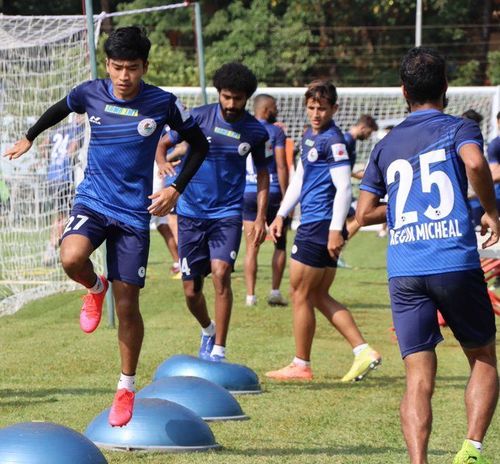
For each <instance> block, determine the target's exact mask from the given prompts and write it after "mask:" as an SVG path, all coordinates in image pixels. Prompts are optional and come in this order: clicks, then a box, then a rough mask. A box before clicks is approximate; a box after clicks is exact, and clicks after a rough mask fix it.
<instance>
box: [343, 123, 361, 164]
mask: <svg viewBox="0 0 500 464" xmlns="http://www.w3.org/2000/svg"><path fill="white" fill-rule="evenodd" d="M344 140H345V147H346V148H347V153H348V154H349V162H350V163H351V169H353V168H354V165H355V164H356V158H357V157H358V154H357V153H356V139H355V138H354V137H353V136H352V135H351V133H350V132H349V131H347V132H344Z"/></svg>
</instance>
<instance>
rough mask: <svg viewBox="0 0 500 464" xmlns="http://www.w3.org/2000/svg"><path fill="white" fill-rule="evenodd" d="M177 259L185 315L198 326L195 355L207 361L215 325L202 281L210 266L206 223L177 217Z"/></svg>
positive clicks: (213, 338) (213, 341)
mask: <svg viewBox="0 0 500 464" xmlns="http://www.w3.org/2000/svg"><path fill="white" fill-rule="evenodd" d="M177 223H178V239H179V259H180V263H181V272H182V285H183V289H184V297H185V299H186V305H187V307H188V309H189V312H190V313H191V314H192V315H193V316H194V317H195V319H196V320H197V321H198V323H199V324H200V327H201V341H200V348H199V352H198V355H199V357H200V358H207V357H209V356H210V353H211V352H212V348H213V346H214V343H215V323H214V322H213V321H212V320H211V319H210V316H209V314H208V309H207V302H206V300H205V295H204V294H203V281H204V278H205V275H206V274H207V273H208V270H209V266H210V253H209V249H208V243H207V236H206V228H207V226H206V221H202V220H198V219H193V218H188V217H185V216H178V221H177Z"/></svg>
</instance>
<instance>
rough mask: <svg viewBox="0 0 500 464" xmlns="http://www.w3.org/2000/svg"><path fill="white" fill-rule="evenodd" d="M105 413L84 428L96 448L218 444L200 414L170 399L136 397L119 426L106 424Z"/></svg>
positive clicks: (165, 449)
mask: <svg viewBox="0 0 500 464" xmlns="http://www.w3.org/2000/svg"><path fill="white" fill-rule="evenodd" d="M108 415H109V409H107V410H105V411H103V412H102V413H101V414H99V415H98V416H97V417H96V418H95V419H94V420H93V421H92V422H91V423H90V424H89V426H88V427H87V430H86V431H85V436H86V437H87V438H89V439H90V440H92V441H93V442H94V443H95V444H96V445H97V446H98V447H99V448H104V449H112V450H121V451H154V452H165V453H169V452H189V451H206V450H210V449H218V448H220V445H218V444H217V443H216V442H215V438H214V435H213V434H212V431H211V430H210V427H209V426H208V425H207V424H206V423H205V422H204V421H203V420H202V419H201V417H199V416H197V415H196V414H195V413H194V412H192V411H190V410H189V409H187V408H185V407H184V406H181V405H180V404H176V403H173V402H171V401H166V400H160V399H157V398H138V399H136V400H135V404H134V412H133V415H132V419H131V420H130V422H129V423H128V424H127V425H125V426H123V427H112V426H111V425H109V422H108ZM71 464H73V463H71Z"/></svg>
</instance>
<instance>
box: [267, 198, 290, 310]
mask: <svg viewBox="0 0 500 464" xmlns="http://www.w3.org/2000/svg"><path fill="white" fill-rule="evenodd" d="M280 203H281V194H277V195H276V194H270V195H269V206H268V208H267V224H271V223H272V222H273V221H274V219H275V218H276V214H277V213H278V210H279V207H280ZM287 230H288V220H287V219H286V220H285V222H284V225H283V230H282V232H281V237H280V238H278V241H277V242H276V243H275V244H274V253H273V258H272V261H271V266H272V277H271V285H272V287H271V292H270V293H269V296H268V298H267V302H268V304H270V305H271V306H286V305H288V302H287V301H286V300H285V298H283V295H282V294H281V290H280V287H281V281H282V279H283V274H284V272H285V266H286V235H287Z"/></svg>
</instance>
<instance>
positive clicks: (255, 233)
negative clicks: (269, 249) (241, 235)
mask: <svg viewBox="0 0 500 464" xmlns="http://www.w3.org/2000/svg"><path fill="white" fill-rule="evenodd" d="M248 236H249V237H250V238H253V239H252V244H253V245H254V246H258V245H260V244H261V243H262V242H263V241H264V240H265V239H266V220H265V219H263V218H259V217H257V218H256V219H255V221H254V223H253V228H252V230H251V231H250V233H249V234H248Z"/></svg>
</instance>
